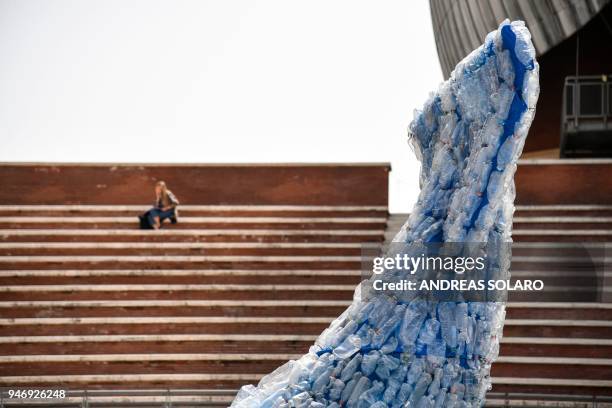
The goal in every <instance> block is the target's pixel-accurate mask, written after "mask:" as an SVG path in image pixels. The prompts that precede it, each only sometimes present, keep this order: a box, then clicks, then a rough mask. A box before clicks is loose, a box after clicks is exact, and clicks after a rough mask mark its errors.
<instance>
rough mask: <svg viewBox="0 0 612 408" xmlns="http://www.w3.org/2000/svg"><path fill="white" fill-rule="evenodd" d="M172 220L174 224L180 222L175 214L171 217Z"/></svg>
mask: <svg viewBox="0 0 612 408" xmlns="http://www.w3.org/2000/svg"><path fill="white" fill-rule="evenodd" d="M170 222H171V223H172V224H176V223H177V222H178V219H177V218H176V215H173V216H172V217H170Z"/></svg>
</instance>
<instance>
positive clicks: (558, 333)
mask: <svg viewBox="0 0 612 408" xmlns="http://www.w3.org/2000/svg"><path fill="white" fill-rule="evenodd" d="M332 320H333V318H327V317H278V316H274V317H227V316H189V317H176V316H172V317H132V318H129V317H82V318H33V319H32V318H25V319H2V320H1V324H0V334H1V335H2V336H4V337H2V338H0V342H5V341H8V340H7V339H9V336H11V337H12V338H14V339H17V338H20V337H19V336H23V337H24V339H23V341H24V342H28V341H36V340H39V339H40V338H42V337H43V336H61V335H62V334H63V335H74V336H88V335H92V336H95V335H103V334H117V335H130V334H145V333H149V334H176V333H179V334H188V333H207V334H213V333H214V334H232V333H250V334H266V333H276V334H311V335H318V334H319V333H321V332H322V331H323V330H324V329H325V328H327V326H328V325H329V323H330V322H331V321H332ZM504 335H506V336H514V337H537V336H543V337H571V338H599V339H606V338H612V322H610V321H607V320H568V319H506V322H505V325H504ZM25 337H27V339H25Z"/></svg>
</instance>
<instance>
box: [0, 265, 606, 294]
mask: <svg viewBox="0 0 612 408" xmlns="http://www.w3.org/2000/svg"><path fill="white" fill-rule="evenodd" d="M362 276H364V277H365V273H362V271H361V270H358V269H353V270H350V269H336V270H334V269H327V270H326V269H258V270H255V269H235V270H234V269H170V270H166V269H129V270H124V269H81V270H78V269H77V270H54V269H50V270H44V269H41V270H0V286H3V285H4V286H9V285H67V284H75V285H85V284H90V285H100V284H107V283H110V282H112V283H113V284H131V285H135V284H144V285H147V284H162V283H163V284H242V285H247V284H252V285H257V284H268V285H275V284H281V285H282V284H295V283H299V284H311V285H341V284H352V285H357V284H358V283H359V282H360V281H361V280H362V279H363V278H362ZM519 279H520V280H525V279H531V280H535V279H541V280H542V281H543V282H544V284H545V285H551V286H569V285H571V286H574V287H576V288H577V289H580V288H583V287H591V288H593V289H594V288H596V287H597V286H598V285H599V284H601V283H602V282H605V281H610V282H612V272H599V271H585V270H565V271H554V270H545V271H542V270H514V271H512V274H511V281H512V282H515V281H516V280H519ZM602 279H604V280H603V281H602Z"/></svg>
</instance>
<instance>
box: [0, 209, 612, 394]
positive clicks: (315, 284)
mask: <svg viewBox="0 0 612 408" xmlns="http://www.w3.org/2000/svg"><path fill="white" fill-rule="evenodd" d="M140 210H142V208H141V207H126V206H88V205H79V206H0V334H1V336H2V337H0V384H2V385H3V386H16V385H19V386H26V385H38V386H40V385H55V386H58V385H60V384H61V385H63V386H67V387H69V388H78V389H82V388H89V389H92V388H107V389H108V388H156V387H157V388H168V387H170V388H238V387H239V386H240V385H242V384H244V383H249V382H256V381H257V380H258V379H259V378H260V377H261V375H263V374H265V373H267V372H269V371H271V370H272V369H274V368H275V367H276V366H278V365H279V364H281V363H282V362H284V361H285V360H288V359H292V358H297V357H298V356H300V355H301V354H303V353H304V352H306V351H307V349H308V347H309V345H310V344H311V343H312V341H313V340H314V339H315V337H316V335H318V334H319V333H320V332H321V331H322V330H323V329H324V328H325V327H326V326H327V325H328V324H329V322H330V321H331V320H332V319H333V318H334V317H335V316H337V315H338V314H340V313H341V312H342V310H343V309H344V308H345V307H346V306H347V305H348V304H349V303H350V300H351V297H352V292H353V289H354V287H355V285H356V284H357V283H358V282H359V279H360V260H359V255H360V251H361V246H362V245H363V244H364V243H367V244H370V245H380V244H382V242H383V239H384V235H385V228H386V223H387V209H386V208H385V207H383V206H326V207H323V206H256V205H253V206H246V207H243V206H185V207H184V208H183V210H182V217H181V220H180V223H179V224H178V225H176V226H170V225H167V226H165V228H164V229H163V230H162V231H157V232H156V231H140V230H137V229H135V227H136V222H135V217H134V216H131V217H130V216H129V214H132V215H133V214H135V213H137V212H138V211H140ZM611 215H612V207H610V206H590V207H585V206H574V207H569V206H564V207H559V206H557V207H554V208H551V207H546V206H531V207H525V206H520V207H518V211H517V215H516V218H515V228H516V232H515V236H516V239H517V241H518V242H519V244H518V249H517V250H518V251H519V253H518V254H515V261H514V262H513V269H514V270H515V272H514V276H517V275H518V276H523V277H524V276H529V277H532V278H533V277H534V276H538V274H540V275H541V274H546V275H547V276H550V274H553V275H555V274H557V275H559V282H560V283H559V285H560V286H561V287H563V282H564V281H565V280H566V279H567V278H568V276H571V274H572V270H567V268H565V267H564V265H566V263H565V262H559V259H556V260H555V259H552V260H551V259H550V258H554V257H551V256H550V254H549V253H548V252H547V251H551V250H555V249H556V250H557V251H558V249H559V247H561V248H563V252H565V253H566V254H567V255H568V256H572V248H573V244H571V243H567V244H563V243H558V244H554V245H552V244H541V245H535V246H534V244H532V243H531V241H540V240H541V238H540V237H542V236H544V237H546V238H549V237H552V236H555V237H558V236H563V237H565V236H567V237H568V238H572V237H573V238H575V235H573V234H568V235H559V234H561V233H563V232H568V231H572V232H575V231H582V235H581V239H582V238H584V239H585V240H587V241H593V242H592V245H595V246H601V245H602V244H601V241H604V240H606V239H607V237H608V235H606V234H610V233H611V232H610V228H609V224H608V222H606V221H602V220H606V219H607V218H609V217H610V216H611ZM396 218H397V217H391V220H390V222H389V225H390V228H392V227H391V226H393V225H397V224H398V223H397V221H396ZM402 218H403V217H402ZM595 220H596V221H595ZM521 243H525V244H524V245H523V246H522V247H521ZM527 243H528V244H527ZM534 248H535V249H534ZM520 251H524V253H521V252H520ZM534 251H536V253H533V252H534ZM551 261H554V262H553V263H554V265H555V267H553V268H551V267H550V265H551ZM573 273H574V275H575V274H576V273H579V271H578V272H577V271H573ZM611 339H612V304H608V303H567V302H558V303H540V302H538V303H535V302H530V303H526V302H520V301H517V300H516V299H512V298H511V302H510V303H509V306H508V316H507V320H506V326H505V329H504V338H503V340H502V348H501V357H500V359H499V361H498V362H497V363H496V364H495V365H494V367H493V373H492V374H493V377H494V391H496V392H557V393H578V394H612V380H611V378H612V340H611Z"/></svg>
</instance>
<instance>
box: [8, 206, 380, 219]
mask: <svg viewBox="0 0 612 408" xmlns="http://www.w3.org/2000/svg"><path fill="white" fill-rule="evenodd" d="M149 208H150V207H148V206H146V205H0V217H16V216H25V217H71V216H83V217H98V216H109V215H112V216H122V217H133V216H134V215H137V214H142V213H144V212H145V211H147V210H148V209H149ZM179 210H180V213H181V215H183V216H189V217H230V216H238V217H253V216H255V217H321V216H328V217H329V216H331V217H373V216H374V217H386V216H387V215H388V209H387V207H385V206H334V205H332V206H323V205H181V206H180V207H179Z"/></svg>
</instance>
